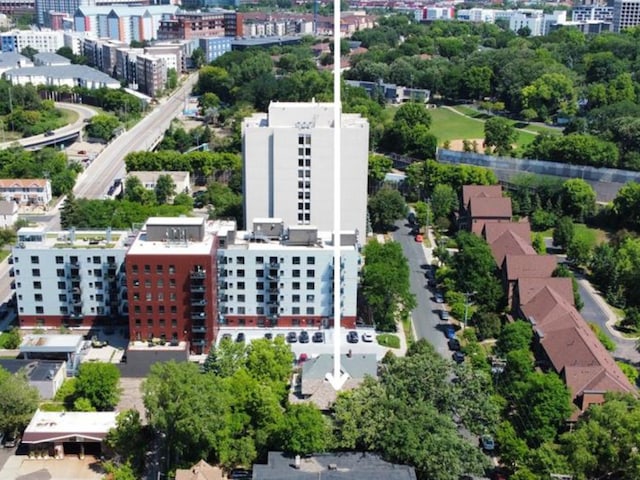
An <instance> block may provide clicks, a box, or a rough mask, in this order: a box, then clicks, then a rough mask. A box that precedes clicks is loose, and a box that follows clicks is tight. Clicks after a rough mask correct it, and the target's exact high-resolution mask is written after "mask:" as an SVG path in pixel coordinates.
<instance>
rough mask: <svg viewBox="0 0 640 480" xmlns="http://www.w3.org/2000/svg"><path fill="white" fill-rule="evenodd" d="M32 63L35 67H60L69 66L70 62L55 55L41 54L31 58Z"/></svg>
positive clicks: (49, 53)
mask: <svg viewBox="0 0 640 480" xmlns="http://www.w3.org/2000/svg"><path fill="white" fill-rule="evenodd" d="M33 63H34V64H35V66H36V67H43V66H44V67H60V66H63V65H71V60H69V59H68V58H67V57H63V56H62V55H58V54H57V53H51V52H42V53H36V54H35V55H34V56H33Z"/></svg>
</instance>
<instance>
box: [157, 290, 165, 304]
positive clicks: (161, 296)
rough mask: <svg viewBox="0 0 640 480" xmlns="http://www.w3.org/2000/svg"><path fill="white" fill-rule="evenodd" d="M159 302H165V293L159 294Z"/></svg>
mask: <svg viewBox="0 0 640 480" xmlns="http://www.w3.org/2000/svg"><path fill="white" fill-rule="evenodd" d="M158 301H159V302H164V293H162V292H159V293H158Z"/></svg>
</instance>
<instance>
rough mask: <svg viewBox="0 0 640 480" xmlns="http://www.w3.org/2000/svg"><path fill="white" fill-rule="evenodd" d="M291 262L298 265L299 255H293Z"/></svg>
mask: <svg viewBox="0 0 640 480" xmlns="http://www.w3.org/2000/svg"><path fill="white" fill-rule="evenodd" d="M293 264H294V265H300V257H293Z"/></svg>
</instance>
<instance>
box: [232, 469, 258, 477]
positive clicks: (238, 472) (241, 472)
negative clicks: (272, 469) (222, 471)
mask: <svg viewBox="0 0 640 480" xmlns="http://www.w3.org/2000/svg"><path fill="white" fill-rule="evenodd" d="M229 478H231V479H233V480H250V479H251V478H253V472H252V471H251V470H245V469H244V468H234V469H233V470H231V473H229Z"/></svg>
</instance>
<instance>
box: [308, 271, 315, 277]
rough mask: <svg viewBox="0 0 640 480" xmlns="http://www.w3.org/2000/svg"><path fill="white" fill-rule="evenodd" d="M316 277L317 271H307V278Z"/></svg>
mask: <svg viewBox="0 0 640 480" xmlns="http://www.w3.org/2000/svg"><path fill="white" fill-rule="evenodd" d="M315 276H316V271H315V270H307V278H313V277H315Z"/></svg>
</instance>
